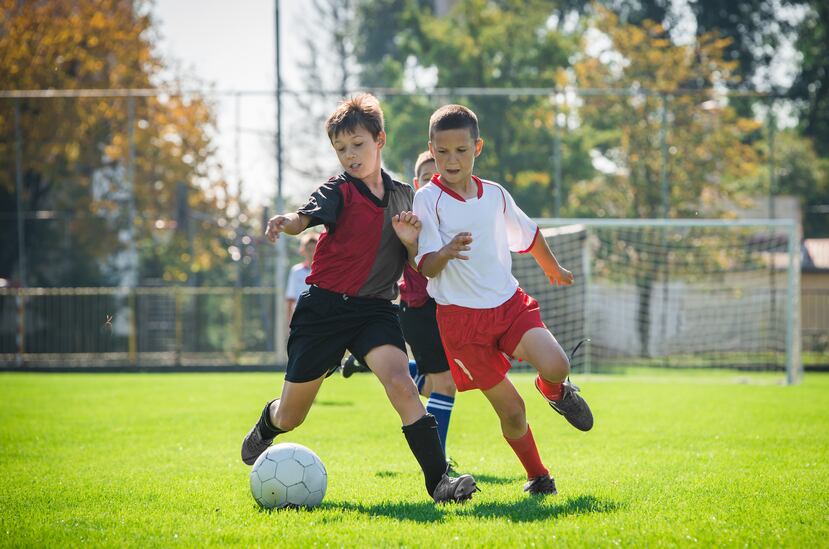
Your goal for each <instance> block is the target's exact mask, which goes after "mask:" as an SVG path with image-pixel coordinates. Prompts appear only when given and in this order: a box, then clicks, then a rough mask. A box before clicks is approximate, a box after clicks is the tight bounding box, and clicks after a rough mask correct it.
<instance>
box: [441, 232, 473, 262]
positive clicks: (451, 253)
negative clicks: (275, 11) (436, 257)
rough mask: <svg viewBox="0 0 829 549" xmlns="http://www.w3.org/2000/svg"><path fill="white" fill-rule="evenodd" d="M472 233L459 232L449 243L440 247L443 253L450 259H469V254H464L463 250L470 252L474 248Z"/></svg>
mask: <svg viewBox="0 0 829 549" xmlns="http://www.w3.org/2000/svg"><path fill="white" fill-rule="evenodd" d="M470 244H472V233H466V232H464V233H458V234H456V235H455V237H454V238H453V239H452V240H450V241H449V243H448V244H447V245H446V246H444V247H443V248H441V249H440V252H439V253H441V254H443V256H444V257H446V258H448V259H463V260H466V259H469V256H468V255H463V252H468V251H469V250H471V249H472V248H471V247H470Z"/></svg>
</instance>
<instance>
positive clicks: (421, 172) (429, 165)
mask: <svg viewBox="0 0 829 549" xmlns="http://www.w3.org/2000/svg"><path fill="white" fill-rule="evenodd" d="M437 171H438V168H437V166H436V165H435V161H434V160H427V161H426V162H424V163H423V164H421V165H420V166H419V167H418V168H417V175H416V176H415V178H414V186H415V189H419V188H420V187H422V186H423V185H425V184H426V183H428V182H429V181H431V180H432V176H433V175H435V173H436V172H437Z"/></svg>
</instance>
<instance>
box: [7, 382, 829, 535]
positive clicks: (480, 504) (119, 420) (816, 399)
mask: <svg viewBox="0 0 829 549" xmlns="http://www.w3.org/2000/svg"><path fill="white" fill-rule="evenodd" d="M513 379H514V381H515V382H516V384H517V385H518V386H519V389H520V390H521V392H522V394H523V395H524V397H525V399H526V402H527V409H528V415H529V418H530V423H531V424H532V427H533V431H534V433H535V437H536V440H537V442H538V444H539V447H540V450H541V453H542V456H543V458H544V460H545V462H546V463H547V464H548V465H549V466H550V468H551V470H552V472H553V474H554V476H555V477H556V483H557V485H558V489H559V495H558V496H555V497H550V498H547V499H534V498H529V497H527V496H526V495H525V494H524V493H523V492H522V491H521V486H522V483H523V481H524V480H525V479H524V478H523V475H522V469H521V467H520V465H519V464H518V461H517V459H516V458H515V456H514V455H513V454H512V453H511V451H510V449H509V447H508V446H507V444H506V443H505V442H504V441H503V439H502V437H501V435H500V433H499V431H498V427H497V421H496V419H495V415H494V413H493V412H492V411H491V409H490V408H489V406H488V404H487V403H486V401H485V400H484V398H483V397H482V396H481V395H480V394H479V393H474V392H473V393H463V394H460V395H459V396H458V399H457V404H456V409H455V413H454V415H453V417H452V426H451V429H450V433H449V453H450V455H451V456H452V457H453V458H454V459H455V460H456V461H457V462H458V463H459V464H460V467H459V468H460V469H461V470H463V471H464V472H470V473H472V474H474V475H475V476H476V477H477V479H478V483H479V486H480V487H481V490H482V491H481V492H480V493H478V494H476V497H475V499H474V500H473V501H472V502H471V503H469V504H467V505H463V506H443V507H436V506H435V505H434V504H432V503H431V500H429V499H428V496H427V494H426V492H425V489H424V487H423V481H422V477H421V475H420V472H419V469H418V468H417V466H416V463H415V461H414V458H413V457H412V456H411V454H410V453H409V451H408V448H407V446H406V442H405V440H404V438H403V435H402V434H401V432H400V425H399V421H398V419H397V416H396V415H395V413H394V412H393V411H392V408H391V407H390V406H389V404H388V403H387V401H386V399H385V396H384V393H383V391H382V388H381V387H380V385H379V383H378V382H377V381H376V379H374V378H373V377H372V376H370V375H357V376H354V377H352V378H351V379H349V380H344V379H342V378H340V377H334V378H332V379H330V380H329V381H327V382H326V383H325V384H324V386H323V389H322V391H321V393H320V395H319V397H318V399H317V402H316V404H315V406H314V408H313V409H312V411H311V414H310V416H309V418H308V420H307V421H306V423H305V424H304V425H303V426H302V427H300V428H299V429H298V430H297V431H295V432H294V433H290V434H288V435H285V436H284V438H283V440H285V441H294V442H299V443H301V444H304V445H306V446H308V447H310V448H312V449H313V450H314V451H315V452H316V453H317V454H318V455H319V456H320V457H321V458H322V460H323V462H324V463H325V465H326V467H327V469H328V473H329V484H328V493H327V495H326V498H325V500H324V502H323V504H322V506H321V507H320V508H318V509H316V510H313V511H282V512H274V513H268V512H263V511H260V510H259V509H258V508H257V506H256V504H255V503H254V501H253V499H252V498H251V496H250V493H249V490H248V471H249V468H248V467H246V466H245V465H243V464H242V463H241V461H240V459H239V455H238V453H239V445H240V442H241V438H242V436H243V435H244V433H245V432H247V430H248V429H249V427H250V425H251V424H252V422H253V421H254V420H255V419H256V417H257V415H258V414H259V412H260V411H261V406H262V405H263V404H264V402H265V401H266V400H267V398H269V397H270V396H272V395H273V394H276V393H277V392H278V389H279V386H280V384H281V375H279V374H143V375H141V374H139V375H127V374H124V375H97V374H93V375H75V374H49V375H34V374H3V375H0V449H1V450H2V451H1V452H0V545H3V546H32V545H38V546H49V547H62V546H67V545H81V544H92V545H112V546H115V545H117V546H135V547H146V546H163V547H167V546H171V545H175V544H182V545H187V546H208V545H213V546H219V545H222V546H224V545H237V546H243V547H250V546H271V547H307V546H312V545H330V546H409V547H419V546H429V547H432V546H442V545H449V546H512V547H523V546H530V545H532V544H535V545H536V546H551V545H562V544H563V545H570V546H593V545H600V546H610V545H617V544H623V545H628V546H642V545H686V544H688V545H690V544H692V543H694V542H699V543H700V544H702V545H706V546H711V545H717V546H723V545H726V546H736V545H751V546H769V545H772V546H776V545H788V546H800V547H814V546H825V545H827V539H829V526H827V525H828V524H829V497H827V496H828V495H829V494H828V493H827V488H826V487H827V486H829V466H827V457H829V428H827V418H829V398H827V397H828V396H829V375H821V374H812V375H807V377H806V379H805V383H804V384H803V385H800V386H795V387H786V386H781V385H779V384H777V383H776V382H774V381H773V380H772V379H771V378H769V377H768V376H757V377H752V376H750V375H749V376H746V375H736V374H734V373H733V372H732V373H731V374H727V375H723V374H721V373H713V374H712V375H710V376H706V375H700V374H698V373H695V374H693V375H691V376H684V377H683V376H678V375H670V374H668V375H665V376H663V375H660V374H651V375H626V376H593V377H584V376H582V377H581V378H579V379H576V380H575V381H576V383H578V384H579V385H580V386H581V387H582V391H583V395H584V396H585V398H587V399H588V401H589V402H590V404H591V405H592V407H593V410H594V413H595V416H596V427H595V429H594V430H593V431H591V432H590V433H586V434H585V433H580V432H578V431H576V430H575V429H573V428H571V427H570V426H569V425H568V424H567V423H566V422H565V421H564V420H563V419H561V418H560V417H559V416H557V415H556V414H554V413H552V412H551V410H550V409H549V408H548V407H547V405H546V404H545V403H544V402H543V401H541V399H540V397H538V396H537V395H536V394H535V392H534V389H533V388H532V385H531V377H530V376H528V375H526V374H518V375H516V376H514V377H513ZM778 379H779V378H778Z"/></svg>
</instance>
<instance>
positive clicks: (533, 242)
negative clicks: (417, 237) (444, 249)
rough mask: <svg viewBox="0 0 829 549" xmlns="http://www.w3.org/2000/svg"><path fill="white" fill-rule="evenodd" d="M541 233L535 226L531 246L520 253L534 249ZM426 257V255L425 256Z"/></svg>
mask: <svg viewBox="0 0 829 549" xmlns="http://www.w3.org/2000/svg"><path fill="white" fill-rule="evenodd" d="M540 233H541V229H539V228H538V227H537V226H536V228H535V235H534V236H533V241H532V242H531V243H530V247H529V248H527V249H526V250H521V251H520V252H518V253H519V254H525V253H527V252H529V251H530V250H532V249H533V246H535V239H536V238H538V235H539V234H540ZM424 257H425V256H424Z"/></svg>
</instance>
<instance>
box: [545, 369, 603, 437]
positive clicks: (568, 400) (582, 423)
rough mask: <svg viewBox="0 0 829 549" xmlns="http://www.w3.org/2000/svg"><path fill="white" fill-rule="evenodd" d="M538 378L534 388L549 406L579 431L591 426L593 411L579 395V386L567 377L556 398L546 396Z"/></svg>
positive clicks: (586, 429)
mask: <svg viewBox="0 0 829 549" xmlns="http://www.w3.org/2000/svg"><path fill="white" fill-rule="evenodd" d="M539 379H540V378H538V377H536V378H535V388H536V389H538V392H539V393H541V396H543V397H544V400H546V401H547V403H548V404H549V405H550V408H552V409H553V410H555V411H556V412H558V413H559V414H561V415H563V416H564V419H566V420H567V421H568V422H569V423H570V425H572V426H573V427H575V428H576V429H578V430H579V431H589V430H590V429H592V428H593V412H591V411H590V406H588V405H587V402H585V400H584V399H583V398H582V397H581V395H579V388H578V387H577V386H576V385H573V384H572V383H570V379H569V378H568V379H566V380H565V381H564V383H562V384H561V398H560V399H558V400H551V399H549V398H547V396H546V395H545V394H544V392H543V391H542V390H541V387H539V386H538V382H539Z"/></svg>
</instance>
